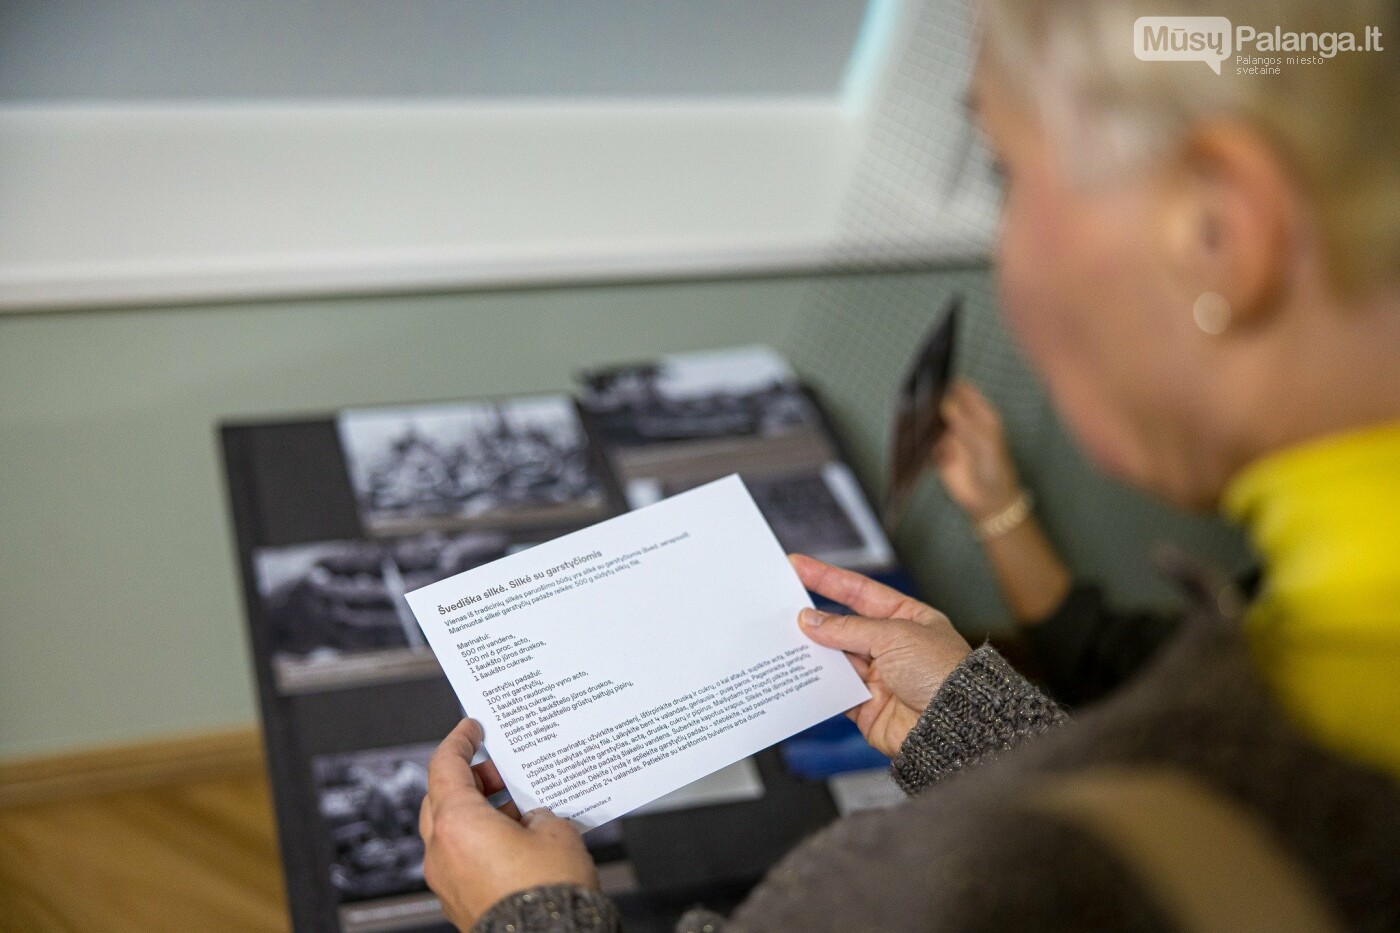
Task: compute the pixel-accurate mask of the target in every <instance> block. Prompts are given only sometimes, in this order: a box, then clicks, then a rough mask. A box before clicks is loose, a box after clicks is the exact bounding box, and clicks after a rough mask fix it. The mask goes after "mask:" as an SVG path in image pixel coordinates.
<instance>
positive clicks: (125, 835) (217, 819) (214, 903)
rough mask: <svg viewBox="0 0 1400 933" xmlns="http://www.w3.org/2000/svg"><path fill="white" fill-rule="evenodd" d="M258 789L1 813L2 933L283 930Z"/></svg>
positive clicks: (105, 799)
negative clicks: (40, 932) (18, 932)
mask: <svg viewBox="0 0 1400 933" xmlns="http://www.w3.org/2000/svg"><path fill="white" fill-rule="evenodd" d="M288 929H289V923H288V919H287V911H286V907H285V901H284V899H283V890H282V875H281V867H280V864H279V862H278V855H277V843H276V835H275V832H274V829H273V819H272V805H271V799H270V796H269V792H268V787H267V779H266V777H265V776H263V775H262V774H261V773H243V774H239V775H235V776H206V777H202V778H200V779H197V780H190V781H184V782H179V783H173V784H165V785H162V786H155V787H140V788H134V789H129V790H123V791H117V792H113V793H104V794H101V795H99V796H89V797H70V798H68V799H61V800H54V801H49V802H41V803H33V804H24V805H18V806H5V807H3V808H0V931H4V933H11V931H16V933H17V931H21V930H23V931H25V933H36V931H50V930H53V931H58V930H63V931H89V930H92V931H97V930H101V931H104V933H105V931H113V933H122V931H133V933H134V931H142V933H163V931H167V930H168V931H172V933H173V931H177V930H178V931H181V933H188V931H191V930H200V931H222V930H238V931H254V933H260V931H269V933H271V931H279V933H280V931H286V930H288Z"/></svg>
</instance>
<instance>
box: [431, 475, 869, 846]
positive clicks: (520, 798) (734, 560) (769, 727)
mask: <svg viewBox="0 0 1400 933" xmlns="http://www.w3.org/2000/svg"><path fill="white" fill-rule="evenodd" d="M408 603H409V606H410V607H411V608H412V609H413V613H414V615H415V616H416V617H417V619H418V623H419V625H421V626H422V628H423V632H424V634H425V635H426V636H427V638H428V643H429V644H430V645H431V646H432V649H433V651H434V653H435V654H436V655H437V657H438V661H439V662H440V663H441V664H442V667H443V669H444V670H445V671H446V672H447V676H448V679H449V680H450V681H451V682H452V687H453V689H454V690H456V692H457V696H458V698H459V699H460V700H461V701H462V706H463V708H464V709H466V710H467V711H468V713H470V714H471V716H472V717H473V718H474V719H476V720H478V721H479V722H480V723H481V724H482V727H483V728H484V730H485V734H486V746H487V750H488V751H489V752H490V755H491V758H492V760H493V761H495V763H496V767H497V768H498V769H499V770H500V772H501V777H502V778H503V779H504V780H505V782H506V787H507V788H508V789H509V790H510V792H511V796H512V797H513V798H514V799H515V802H516V805H517V806H519V808H520V810H521V811H522V812H524V811H526V810H529V809H532V808H534V807H538V806H548V807H550V808H551V809H553V810H554V812H555V813H557V814H558V815H559V816H562V817H565V818H567V819H572V820H573V821H574V822H575V823H576V824H577V825H578V826H579V827H580V828H582V829H590V828H592V827H594V826H599V825H602V824H603V823H606V822H608V821H609V820H612V819H615V818H616V817H618V816H621V815H622V814H624V813H627V812H628V811H630V810H634V809H636V808H637V807H640V806H642V805H643V804H646V803H649V802H651V801H652V800H655V799H656V798H658V797H661V796H662V795H664V794H667V793H670V792H671V791H674V790H676V789H677V788H680V787H684V786H685V785H687V784H689V783H691V782H692V781H695V780H698V779H699V778H701V777H704V776H705V775H707V774H709V773H711V772H713V771H717V770H719V769H720V768H722V767H724V766H725V765H728V764H731V763H733V762H735V761H738V760H739V759H741V758H745V757H747V756H749V755H752V754H754V753H755V752H757V751H759V750H761V749H763V748H766V747H768V746H769V745H772V744H773V743H775V742H780V741H782V740H783V739H786V738H789V737H790V736H792V735H794V734H795V733H797V732H800V731H802V730H803V729H806V728H808V727H809V726H812V725H815V724H816V723H818V722H821V721H822V720H823V719H826V718H828V717H830V716H833V715H836V714H837V713H840V712H843V711H844V710H847V709H850V708H851V707H852V706H855V705H857V704H859V703H861V702H863V701H865V700H866V699H869V696H870V694H869V692H868V691H867V690H866V689H865V685H864V684H863V683H861V681H860V678H859V677H858V676H856V673H855V671H854V670H853V669H852V668H851V665H850V662H849V661H847V660H846V658H845V657H844V656H843V655H842V654H841V653H840V652H839V651H834V650H832V649H829V648H823V647H822V646H820V645H817V644H815V643H814V642H812V641H811V640H810V639H808V638H807V637H806V636H805V635H803V634H802V631H801V630H800V629H799V628H798V626H797V613H798V611H799V610H800V609H802V608H803V607H804V606H810V605H811V601H810V599H809V598H808V596H807V591H806V590H805V589H803V587H802V583H801V582H800V581H799V580H798V578H797V574H796V573H795V572H794V571H793V569H792V567H791V565H790V564H789V563H788V560H787V557H786V555H785V554H784V553H783V551H782V548H781V547H780V546H779V545H778V541H777V539H776V538H775V537H774V536H773V532H772V531H771V530H770V529H769V527H768V524H767V523H766V522H765V521H764V519H763V516H762V515H761V514H759V511H758V508H757V506H755V505H754V501H753V498H752V497H751V496H750V495H749V493H748V490H747V489H746V488H745V487H744V484H743V481H742V480H741V479H740V478H739V477H738V476H730V477H727V478H725V479H722V480H718V481H716V482H713V483H710V484H708V485H705V486H701V487H699V488H697V489H693V490H690V491H689V492H685V493H682V494H680V495H678V496H674V497H672V498H670V499H666V500H664V501H662V502H658V503H656V504H655V505H651V506H648V507H646V508H644V509H639V510H637V511H635V512H630V513H628V514H626V515H621V516H618V517H617V518H612V519H609V520H607V521H604V522H601V523H599V524H597V525H594V526H593V527H591V528H586V529H584V530H583V531H578V532H575V533H573V534H570V535H565V536H564V537H562V538H557V539H555V540H553V541H550V542H548V543H545V544H541V545H539V546H537V547H534V548H531V549H530V550H528V551H522V552H520V553H519V554H512V555H510V556H509V557H505V558H502V559H501V560H498V561H495V562H494V563H490V564H487V565H485V566H482V567H477V568H475V569H473V570H469V571H467V572H466V573H462V574H458V575H457V576H455V577H449V578H448V579H446V580H442V581H440V582H438V583H434V584H432V585H430V586H426V587H423V588H422V589H419V590H415V591H413V592H412V593H409V594H408Z"/></svg>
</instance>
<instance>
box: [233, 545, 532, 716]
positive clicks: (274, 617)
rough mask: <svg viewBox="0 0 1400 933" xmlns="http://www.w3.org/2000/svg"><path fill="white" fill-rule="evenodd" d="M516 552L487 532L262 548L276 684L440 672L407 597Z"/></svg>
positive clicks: (258, 560) (259, 567) (318, 685)
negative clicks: (419, 588) (411, 591)
mask: <svg viewBox="0 0 1400 933" xmlns="http://www.w3.org/2000/svg"><path fill="white" fill-rule="evenodd" d="M514 549H515V546H514V545H512V544H511V542H510V541H509V539H508V538H507V537H506V536H505V535H503V534H500V533H490V532H478V533H468V534H460V535H444V534H435V533H430V534H425V535H419V536H415V537H411V538H400V539H396V540H389V541H327V542H318V543H314V544H302V545H293V546H290V547H282V548H261V549H259V550H258V551H257V552H256V553H255V554H254V565H255V568H256V571H257V579H258V593H259V596H260V598H261V600H262V607H263V618H264V620H265V625H266V627H267V633H268V641H269V644H270V650H271V654H272V668H273V675H274V678H275V680H276V683H277V686H278V689H279V690H280V691H281V692H283V693H300V692H306V691H310V690H321V689H329V688H334V687H344V686H354V685H359V684H364V683H370V682H381V681H386V680H396V679H400V678H405V677H415V676H439V675H440V669H439V667H438V665H437V661H436V660H435V659H434V657H433V654H432V652H431V651H430V650H429V649H428V646H427V643H426V642H425V641H424V639H423V633H422V632H421V631H420V630H419V628H418V623H417V622H416V621H414V619H413V614H412V613H411V612H410V611H409V609H408V604H407V603H406V602H405V601H404V598H403V594H404V593H406V592H409V591H410V590H414V589H417V588H418V587H421V586H427V585H428V584H429V583H435V582H437V581H438V580H441V579H444V578H446V577H450V576H452V575H453V574H457V573H461V572H462V571H464V570H470V569H471V568H473V567H477V566H480V565H481V564H484V563H487V562H489V561H492V560H495V559H497V558H499V557H504V556H505V555H506V554H508V553H510V552H511V551H512V550H514Z"/></svg>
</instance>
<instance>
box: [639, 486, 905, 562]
mask: <svg viewBox="0 0 1400 933" xmlns="http://www.w3.org/2000/svg"><path fill="white" fill-rule="evenodd" d="M742 476H743V479H744V485H746V486H747V487H748V489H749V493H750V495H752V496H753V498H754V502H755V503H756V504H757V505H758V510H759V511H760V512H762V513H763V517H764V518H765V519H767V520H768V524H769V525H770V526H771V527H772V529H773V534H774V535H776V536H777V538H778V543H779V544H781V545H782V546H783V550H785V551H788V552H789V553H800V554H807V555H809V556H811V557H815V558H817V559H818V560H823V561H826V562H827V563H829V564H835V565H836V566H838V567H846V568H849V569H853V570H866V571H869V570H874V569H880V568H884V567H888V566H889V565H891V564H892V563H893V562H894V550H893V548H892V547H891V545H890V542H889V539H888V538H887V537H886V536H885V532H884V530H883V529H882V528H881V527H880V523H879V521H878V519H877V518H876V515H875V513H874V512H873V511H872V510H871V508H870V504H869V502H868V501H867V500H866V498H865V494H864V493H863V492H862V491H861V488H860V484H859V482H858V481H857V480H856V478H855V474H853V473H852V472H851V470H850V468H849V467H847V466H846V465H845V464H844V463H837V462H832V463H826V464H823V465H822V466H820V467H817V468H815V469H804V470H800V471H795V472H789V473H779V474H762V473H760V474H750V473H747V472H746V473H743V474H742ZM711 478H717V477H711ZM701 482H708V479H706V480H703V481H700V482H681V483H671V482H665V483H663V482H656V481H649V480H646V479H641V480H636V481H634V482H632V483H631V484H629V486H628V497H629V499H630V500H631V501H632V504H633V505H634V507H640V506H642V505H647V504H650V503H651V502H654V501H657V500H659V499H663V498H666V497H669V496H673V495H676V494H677V493H680V492H685V491H686V490H687V489H692V488H694V487H695V486H698V485H700V484H701Z"/></svg>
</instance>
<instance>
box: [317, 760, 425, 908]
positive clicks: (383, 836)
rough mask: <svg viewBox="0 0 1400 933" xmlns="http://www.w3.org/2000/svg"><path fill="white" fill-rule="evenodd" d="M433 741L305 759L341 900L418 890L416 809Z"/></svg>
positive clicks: (420, 845)
mask: <svg viewBox="0 0 1400 933" xmlns="http://www.w3.org/2000/svg"><path fill="white" fill-rule="evenodd" d="M436 748H437V745H436V743H427V744H421V745H406V746H401V747H397V748H384V749H373V750H370V751H361V752H350V753H347V754H335V755H319V756H317V757H315V758H313V759H312V761H311V771H312V777H313V780H314V781H315V783H316V801H317V810H318V812H319V814H320V818H321V825H322V827H323V830H324V832H325V834H326V841H327V844H328V850H329V853H330V881H331V885H332V887H333V888H334V889H335V891H336V893H337V895H338V896H339V897H340V899H341V900H342V901H361V900H366V899H369V898H381V897H387V896H390V895H395V894H407V893H410V892H417V891H423V890H425V888H426V885H425V884H424V882H423V840H422V838H421V837H420V836H419V835H418V810H419V808H420V807H421V806H422V804H423V797H424V796H425V795H426V794H427V792H428V760H429V759H430V758H431V757H432V754H433V752H434V750H436Z"/></svg>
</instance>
